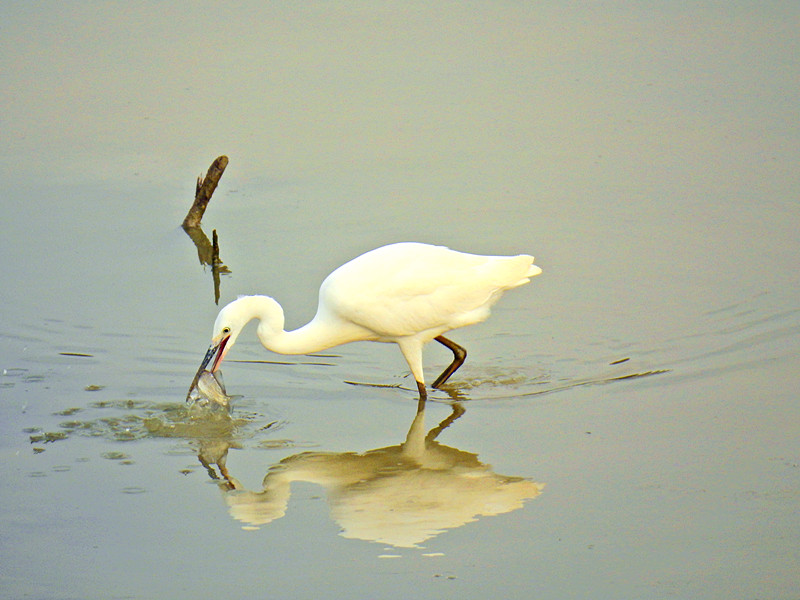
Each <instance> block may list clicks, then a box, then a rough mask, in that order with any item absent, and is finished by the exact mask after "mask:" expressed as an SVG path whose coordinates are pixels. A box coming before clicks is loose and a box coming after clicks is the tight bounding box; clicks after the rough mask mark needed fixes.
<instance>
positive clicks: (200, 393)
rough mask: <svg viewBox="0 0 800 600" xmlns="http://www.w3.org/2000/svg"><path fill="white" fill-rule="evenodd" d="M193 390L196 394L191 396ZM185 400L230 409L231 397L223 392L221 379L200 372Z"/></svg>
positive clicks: (212, 374)
mask: <svg viewBox="0 0 800 600" xmlns="http://www.w3.org/2000/svg"><path fill="white" fill-rule="evenodd" d="M195 390H196V391H197V394H195V395H193V394H192V392H193V391H195ZM186 400H187V401H191V400H194V401H195V402H196V403H198V404H201V405H205V404H208V403H209V402H213V403H214V404H218V405H220V406H225V407H230V402H231V397H230V396H228V394H227V393H226V392H225V384H224V383H223V382H222V379H221V378H219V377H217V375H215V374H214V373H212V372H211V371H201V372H200V373H198V374H197V375H196V377H195V381H194V382H192V387H191V388H189V394H188V395H187V397H186Z"/></svg>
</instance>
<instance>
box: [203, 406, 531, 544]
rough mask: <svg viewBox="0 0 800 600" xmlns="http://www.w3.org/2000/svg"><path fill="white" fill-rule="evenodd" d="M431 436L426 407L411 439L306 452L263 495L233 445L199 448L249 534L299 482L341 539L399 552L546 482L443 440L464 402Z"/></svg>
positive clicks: (282, 507)
mask: <svg viewBox="0 0 800 600" xmlns="http://www.w3.org/2000/svg"><path fill="white" fill-rule="evenodd" d="M452 407H453V408H452V413H451V414H450V415H449V416H448V417H447V418H446V419H444V420H443V421H442V422H441V423H439V424H438V425H437V426H436V427H434V428H433V429H431V430H430V431H426V427H425V402H424V401H420V403H419V404H418V406H417V412H416V414H415V416H414V419H413V421H412V423H411V427H410V429H409V431H408V434H407V435H406V439H405V441H403V442H402V443H401V444H398V445H395V446H388V447H386V448H378V449H375V450H370V451H368V452H364V453H356V452H302V453H300V454H296V455H294V456H290V457H288V458H285V459H283V460H282V461H280V462H279V463H278V464H275V465H273V466H272V467H270V468H269V470H268V471H267V474H266V476H265V477H264V481H263V483H262V489H261V490H258V491H251V490H247V489H245V488H244V487H243V486H242V485H241V483H240V482H239V481H238V480H237V479H236V478H235V477H233V476H231V474H230V473H229V472H228V469H227V467H226V464H225V458H226V455H227V445H228V442H225V441H224V440H219V442H218V443H213V442H212V441H211V440H208V439H206V440H205V441H203V442H202V443H201V444H200V452H199V458H200V462H201V463H202V464H203V465H204V466H205V467H206V469H207V470H208V472H209V475H210V476H211V477H212V478H214V479H215V480H217V482H218V484H219V487H220V489H221V490H222V491H223V497H224V499H225V502H226V504H227V505H228V510H229V511H230V514H231V516H232V517H233V518H234V519H236V520H238V521H240V522H242V523H244V524H245V527H247V528H256V527H260V526H263V525H265V524H267V523H270V522H272V521H274V520H276V519H279V518H281V517H282V516H284V515H285V514H286V510H287V507H288V503H289V498H290V495H291V484H292V482H296V481H304V482H312V483H316V484H319V485H321V486H322V487H323V488H325V490H326V493H327V499H328V503H329V505H330V510H331V517H332V518H333V520H334V521H336V523H337V524H338V525H339V526H340V527H341V535H342V536H344V537H346V538H355V539H361V540H367V541H374V542H380V543H383V544H388V545H391V546H395V547H401V548H402V547H406V548H408V547H416V546H418V545H419V544H420V543H422V542H424V541H425V540H427V539H430V538H431V537H433V536H435V535H437V534H439V533H442V532H443V531H445V530H447V529H453V528H456V527H460V526H462V525H464V524H466V523H469V522H471V521H475V520H476V519H477V518H478V517H481V516H489V515H498V514H502V513H506V512H510V511H513V510H516V509H518V508H520V507H521V506H522V504H523V501H525V500H528V499H531V498H535V497H536V496H538V495H539V494H540V493H541V491H542V488H543V487H544V485H543V484H540V483H535V482H533V481H530V480H527V479H524V478H522V477H512V476H506V475H498V474H497V473H494V472H493V471H492V469H491V467H490V466H489V465H486V464H483V463H481V462H480V461H479V460H478V457H477V455H476V454H473V453H471V452H465V451H463V450H458V449H456V448H452V447H449V446H444V445H442V444H440V443H439V442H437V441H436V438H437V437H438V436H439V434H440V433H441V432H442V431H443V430H444V429H445V428H446V427H448V426H449V425H451V424H452V423H453V422H454V421H456V419H458V418H459V417H460V416H461V415H462V414H463V413H464V409H463V408H462V407H461V405H459V404H453V405H452Z"/></svg>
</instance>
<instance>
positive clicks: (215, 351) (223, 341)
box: [186, 334, 231, 402]
mask: <svg viewBox="0 0 800 600" xmlns="http://www.w3.org/2000/svg"><path fill="white" fill-rule="evenodd" d="M229 339H231V336H230V334H228V335H226V336H224V337H222V338H220V340H219V341H218V342H212V343H211V345H210V346H209V347H208V351H207V352H206V356H205V358H203V362H202V363H200V368H199V369H197V373H195V376H194V379H192V384H191V385H190V386H189V391H188V392H187V394H186V401H187V402H189V401H190V397H191V395H192V391H193V390H194V388H195V386H196V385H197V381H198V380H199V379H200V376H201V375H202V374H203V372H204V371H206V370H207V369H206V367H208V365H209V363H211V369H208V370H209V371H211V373H214V372H216V371H217V370H218V369H219V367H220V365H221V364H222V359H223V358H225V346H226V345H227V344H228V340H229ZM212 361H213V362H212Z"/></svg>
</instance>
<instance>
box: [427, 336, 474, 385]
mask: <svg viewBox="0 0 800 600" xmlns="http://www.w3.org/2000/svg"><path fill="white" fill-rule="evenodd" d="M433 339H435V340H436V341H437V342H439V343H440V344H442V345H444V346H447V347H448V348H450V350H452V352H453V362H452V363H450V366H449V367H447V368H446V369H445V370H444V371H443V372H442V374H441V375H439V377H437V378H436V381H434V382H433V387H435V388H438V387H439V386H441V385H442V384H443V383H444V382H445V381H447V380H448V379H450V376H451V375H452V374H453V373H455V372H456V370H457V369H458V367H460V366H461V365H463V364H464V360H466V358H467V351H466V350H465V349H464V348H463V347H462V346H459V345H458V344H456V343H455V342H454V341H453V340H448V339H447V338H446V337H444V336H443V335H439V336H437V337H435V338H433Z"/></svg>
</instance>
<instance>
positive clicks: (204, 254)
mask: <svg viewBox="0 0 800 600" xmlns="http://www.w3.org/2000/svg"><path fill="white" fill-rule="evenodd" d="M183 230H184V231H185V232H186V235H188V236H189V237H190V238H191V240H192V241H193V242H194V245H195V247H196V248H197V258H198V260H199V261H200V264H201V265H203V266H206V265H207V266H210V267H211V277H212V279H213V280H214V304H219V294H220V293H219V288H220V275H221V274H222V275H227V274H229V273H230V272H231V271H230V269H228V267H226V266H225V265H224V264H222V261H221V260H220V258H219V239H218V238H217V230H216V229H214V230H213V231H212V238H213V241H209V240H208V236H207V235H206V234H205V232H204V231H203V229H202V228H201V227H199V226H198V227H187V226H184V227H183Z"/></svg>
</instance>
